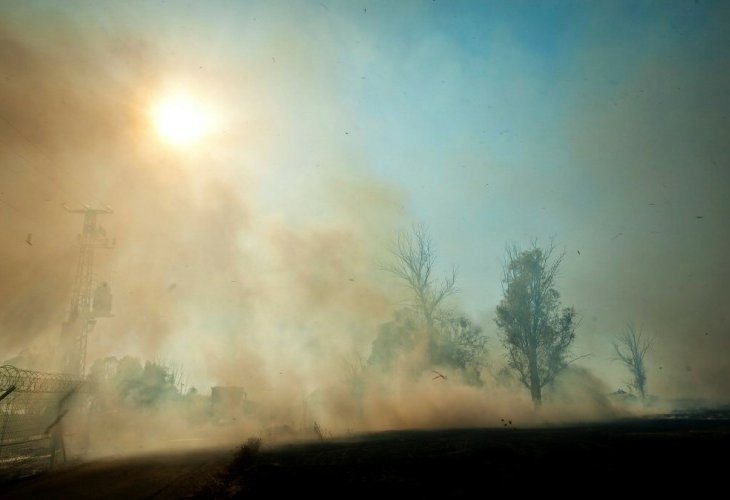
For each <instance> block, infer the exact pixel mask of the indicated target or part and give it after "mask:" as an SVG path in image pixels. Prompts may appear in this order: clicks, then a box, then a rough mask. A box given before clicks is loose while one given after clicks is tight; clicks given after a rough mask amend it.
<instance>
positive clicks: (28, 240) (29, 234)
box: [25, 233, 33, 245]
mask: <svg viewBox="0 0 730 500" xmlns="http://www.w3.org/2000/svg"><path fill="white" fill-rule="evenodd" d="M32 236H33V234H32V233H28V237H27V238H25V242H26V243H27V244H29V245H33V243H32V242H31V241H30V239H31V237H32Z"/></svg>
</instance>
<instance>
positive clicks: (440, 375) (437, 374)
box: [431, 370, 446, 380]
mask: <svg viewBox="0 0 730 500" xmlns="http://www.w3.org/2000/svg"><path fill="white" fill-rule="evenodd" d="M431 373H435V374H436V376H435V377H434V378H432V379H431V380H436V379H437V378H442V379H444V380H446V375H444V374H443V373H439V372H437V371H436V370H431Z"/></svg>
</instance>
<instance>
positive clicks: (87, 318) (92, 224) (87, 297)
mask: <svg viewBox="0 0 730 500" xmlns="http://www.w3.org/2000/svg"><path fill="white" fill-rule="evenodd" d="M64 208H65V209H66V211H67V212H70V213H74V214H82V215H83V216H84V224H83V227H82V230H81V234H79V236H78V239H79V246H80V251H79V259H78V264H77V267H76V276H75V278H74V283H73V288H72V291H71V305H70V307H69V315H68V319H67V320H66V321H65V322H64V323H63V328H62V331H61V336H62V337H63V339H62V341H63V344H64V349H65V352H64V358H65V359H64V364H65V371H66V372H67V373H71V374H74V375H78V376H81V377H83V376H84V374H85V372H86V342H87V338H88V335H89V333H91V331H92V330H93V329H94V326H95V325H96V318H99V317H109V316H111V302H112V299H111V291H110V290H109V286H108V285H107V283H106V282H104V283H102V284H101V285H99V286H97V288H96V289H95V290H94V249H96V248H112V247H113V246H114V241H113V240H110V239H109V238H107V236H106V231H105V230H104V228H102V227H101V226H98V225H97V224H96V217H97V216H98V215H103V214H111V213H114V211H113V210H112V209H111V208H109V207H105V208H91V207H89V206H87V205H84V206H83V208H78V209H71V208H69V207H67V206H66V205H64Z"/></svg>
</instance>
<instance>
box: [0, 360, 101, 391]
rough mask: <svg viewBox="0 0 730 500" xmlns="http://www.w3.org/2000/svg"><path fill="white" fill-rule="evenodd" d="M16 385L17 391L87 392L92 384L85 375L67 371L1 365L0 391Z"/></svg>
mask: <svg viewBox="0 0 730 500" xmlns="http://www.w3.org/2000/svg"><path fill="white" fill-rule="evenodd" d="M10 387H14V388H15V389H14V391H16V392H38V393H41V392H63V393H66V392H68V391H70V390H75V391H79V392H87V391H89V390H90V389H91V384H90V383H89V381H88V380H86V379H85V378H83V377H78V376H76V375H71V374H67V373H48V372H39V371H33V370H24V369H22V368H16V367H15V366H12V365H2V366H0V391H4V390H6V389H8V388H10Z"/></svg>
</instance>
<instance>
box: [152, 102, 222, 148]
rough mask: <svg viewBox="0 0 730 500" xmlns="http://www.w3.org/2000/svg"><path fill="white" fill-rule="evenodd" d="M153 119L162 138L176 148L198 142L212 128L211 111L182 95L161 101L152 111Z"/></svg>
mask: <svg viewBox="0 0 730 500" xmlns="http://www.w3.org/2000/svg"><path fill="white" fill-rule="evenodd" d="M152 119H153V122H154V124H155V128H156V129H157V132H158V133H159V134H160V136H161V137H162V138H163V139H165V140H167V141H169V142H171V143H172V144H174V145H176V146H184V145H189V144H193V143H195V142H197V141H198V139H200V138H201V137H202V136H203V135H205V134H206V133H208V132H210V130H211V127H212V116H211V113H210V111H209V110H208V109H206V107H205V106H204V105H203V104H202V103H201V102H200V101H197V100H195V99H193V98H192V97H191V96H189V95H186V94H182V93H178V94H171V95H168V96H166V97H164V98H163V99H161V100H160V101H159V102H158V103H157V104H156V105H155V106H154V107H153V109H152Z"/></svg>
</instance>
